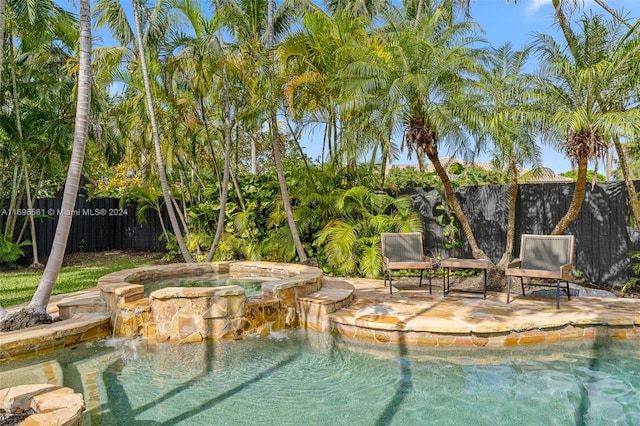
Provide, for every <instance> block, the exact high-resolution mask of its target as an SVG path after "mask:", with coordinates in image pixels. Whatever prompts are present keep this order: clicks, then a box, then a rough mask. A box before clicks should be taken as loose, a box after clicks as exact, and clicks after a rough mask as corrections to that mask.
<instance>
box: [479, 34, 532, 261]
mask: <svg viewBox="0 0 640 426" xmlns="http://www.w3.org/2000/svg"><path fill="white" fill-rule="evenodd" d="M530 51H531V49H530V48H529V47H526V48H524V49H523V50H519V51H516V50H514V49H513V47H512V46H511V43H506V44H504V45H502V46H500V47H499V48H492V49H491V50H490V52H489V54H488V55H487V56H486V58H485V59H486V64H485V66H484V67H483V69H482V70H481V71H480V78H479V80H478V85H477V88H478V93H479V94H480V96H481V97H482V99H483V101H482V104H483V110H484V111H483V116H484V117H483V121H484V125H483V128H484V132H483V133H484V134H485V137H488V138H489V139H490V140H491V141H492V142H493V149H494V154H495V155H496V157H497V158H498V159H500V160H501V162H502V163H503V164H504V163H506V168H507V171H508V175H509V191H508V192H509V200H508V203H509V207H508V215H507V240H506V245H505V250H504V253H503V255H502V258H501V259H500V261H499V262H498V267H499V268H502V269H504V268H505V267H506V265H507V263H508V262H510V261H511V258H512V255H513V246H514V238H515V230H516V215H515V213H516V201H517V195H518V167H519V166H523V165H525V164H528V163H529V164H534V165H535V166H537V165H538V164H539V160H540V151H539V147H538V145H537V143H536V139H535V136H536V133H535V131H534V123H532V122H529V123H527V121H528V120H527V119H528V117H530V115H531V114H530V113H531V108H532V107H534V105H532V95H533V91H534V86H533V84H532V76H530V75H527V74H525V73H524V71H523V70H524V67H525V65H526V61H527V59H528V57H529V54H530Z"/></svg>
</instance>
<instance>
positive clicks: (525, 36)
mask: <svg viewBox="0 0 640 426" xmlns="http://www.w3.org/2000/svg"><path fill="white" fill-rule="evenodd" d="M605 2H606V4H607V5H608V6H609V7H610V8H612V9H614V10H616V11H618V12H620V11H622V10H624V13H625V15H628V16H627V17H631V18H632V19H633V20H634V21H635V19H638V18H639V17H640V0H605ZM589 10H592V11H593V12H594V13H598V14H603V15H604V14H606V12H605V11H604V10H603V9H602V8H601V7H600V6H598V5H597V4H595V2H593V1H592V0H586V2H585V6H584V9H583V11H589ZM470 12H471V17H472V19H473V20H474V21H476V22H478V23H479V24H480V26H481V27H482V28H483V29H484V31H485V34H484V38H485V39H486V40H487V41H488V42H489V43H490V44H491V46H493V47H499V46H501V45H503V44H504V43H506V42H508V41H510V42H511V43H512V45H513V47H514V48H515V49H521V48H522V47H524V46H525V45H526V44H527V42H529V41H531V40H532V38H533V36H534V34H535V33H545V34H558V33H557V30H556V29H555V28H554V27H553V22H554V21H553V14H554V9H553V5H552V4H551V0H519V1H518V2H517V4H514V2H513V0H510V1H509V2H508V3H507V1H506V0H471V8H470ZM579 13H580V11H577V12H575V14H574V16H579ZM532 67H533V68H535V64H532ZM440 155H441V156H443V157H444V156H447V155H448V153H446V152H441V153H440ZM312 157H313V155H312ZM489 159H490V157H489V156H488V155H483V156H481V157H480V158H478V159H477V161H488V160H489ZM413 160H414V161H410V160H408V159H407V158H406V156H405V155H402V156H401V158H400V159H399V160H397V161H394V164H415V163H416V161H415V156H414V157H413ZM542 163H543V164H542V165H543V166H544V167H547V168H550V169H551V170H553V171H554V172H555V173H562V172H566V171H569V170H571V164H570V162H569V160H568V159H567V158H566V156H565V155H564V154H563V153H559V152H556V151H554V150H553V149H552V148H551V147H549V146H543V148H542Z"/></svg>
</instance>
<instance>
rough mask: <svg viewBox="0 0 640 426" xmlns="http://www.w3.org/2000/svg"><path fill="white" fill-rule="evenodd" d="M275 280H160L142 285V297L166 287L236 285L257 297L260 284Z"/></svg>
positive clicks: (201, 277) (223, 276)
mask: <svg viewBox="0 0 640 426" xmlns="http://www.w3.org/2000/svg"><path fill="white" fill-rule="evenodd" d="M273 279H276V278H274V277H247V276H234V275H229V274H207V275H193V276H186V277H168V278H160V279H156V280H153V281H148V282H145V283H144V295H145V297H149V295H150V294H151V292H152V291H155V290H159V289H161V288H166V287H223V286H230V285H237V286H240V287H242V288H244V290H245V295H246V296H247V297H248V296H257V295H259V294H260V293H261V289H262V283H264V282H266V281H269V280H273Z"/></svg>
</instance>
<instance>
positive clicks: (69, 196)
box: [27, 0, 91, 313]
mask: <svg viewBox="0 0 640 426" xmlns="http://www.w3.org/2000/svg"><path fill="white" fill-rule="evenodd" d="M90 105H91V6H90V3H89V0H81V1H80V57H79V68H78V100H77V107H76V118H75V126H74V134H73V148H72V150H71V161H70V162H69V171H68V173H67V179H66V182H65V185H64V193H63V195H62V206H61V211H60V215H59V217H58V224H57V225H56V233H55V236H54V238H53V244H52V247H51V254H50V255H49V258H48V259H47V265H46V266H45V268H44V273H43V275H42V278H41V279H40V283H39V284H38V288H37V289H36V292H35V293H34V295H33V297H32V298H31V302H30V303H29V306H28V307H27V309H29V310H32V311H35V312H41V313H45V312H46V310H47V304H48V303H49V299H50V298H51V293H52V292H53V287H54V286H55V283H56V280H57V278H58V273H59V272H60V267H61V266H62V260H63V259H64V252H65V250H66V248H67V239H68V237H69V229H70V228H71V220H72V219H73V215H72V212H73V209H74V207H75V204H76V197H77V195H78V186H79V184H80V175H81V173H82V162H83V160H84V150H85V146H86V142H87V130H88V123H89V110H90Z"/></svg>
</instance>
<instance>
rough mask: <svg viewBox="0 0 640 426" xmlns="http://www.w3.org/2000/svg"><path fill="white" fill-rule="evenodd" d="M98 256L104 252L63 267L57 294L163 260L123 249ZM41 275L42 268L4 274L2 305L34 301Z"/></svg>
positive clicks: (0, 275) (0, 292)
mask: <svg viewBox="0 0 640 426" xmlns="http://www.w3.org/2000/svg"><path fill="white" fill-rule="evenodd" d="M98 256H100V253H96V254H94V255H93V256H86V257H85V258H83V260H82V261H81V263H79V264H74V265H72V266H63V267H62V269H61V270H60V274H59V275H58V280H57V282H56V286H55V288H54V289H53V294H54V295H56V294H63V293H70V292H73V291H78V290H83V289H85V288H91V287H95V286H96V285H97V283H98V278H100V277H101V276H103V275H106V274H109V273H111V272H115V271H119V270H122V269H130V268H137V267H139V266H148V265H155V264H158V263H163V262H162V261H161V258H160V257H159V256H138V255H136V254H135V253H125V252H123V253H119V254H118V256H100V257H98ZM74 263H75V262H74ZM40 277H42V271H27V270H21V271H16V272H2V273H0V306H2V307H4V308H9V307H11V306H15V305H19V304H21V303H24V302H28V301H30V300H31V296H33V293H34V292H35V290H36V288H37V287H38V283H39V282H40Z"/></svg>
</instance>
